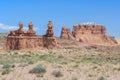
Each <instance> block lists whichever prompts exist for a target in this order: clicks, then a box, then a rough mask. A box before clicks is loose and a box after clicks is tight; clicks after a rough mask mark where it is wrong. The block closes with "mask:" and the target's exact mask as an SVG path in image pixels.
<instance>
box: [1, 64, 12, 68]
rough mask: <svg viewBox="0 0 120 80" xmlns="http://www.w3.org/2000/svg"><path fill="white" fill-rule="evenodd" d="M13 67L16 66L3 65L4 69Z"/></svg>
mask: <svg viewBox="0 0 120 80" xmlns="http://www.w3.org/2000/svg"><path fill="white" fill-rule="evenodd" d="M12 67H14V65H10V64H4V65H3V69H6V68H12Z"/></svg>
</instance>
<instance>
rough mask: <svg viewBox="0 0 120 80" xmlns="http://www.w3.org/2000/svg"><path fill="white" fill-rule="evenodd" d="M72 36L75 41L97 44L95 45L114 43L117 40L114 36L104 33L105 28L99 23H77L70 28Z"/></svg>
mask: <svg viewBox="0 0 120 80" xmlns="http://www.w3.org/2000/svg"><path fill="white" fill-rule="evenodd" d="M72 34H73V36H74V37H75V38H76V40H77V41H80V42H84V43H88V44H97V45H116V44H117V41H116V40H115V39H114V37H111V36H109V35H108V34H107V33H106V28H105V26H103V25H99V24H93V23H89V24H77V25H75V26H74V27H73V30H72Z"/></svg>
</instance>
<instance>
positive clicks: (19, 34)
mask: <svg viewBox="0 0 120 80" xmlns="http://www.w3.org/2000/svg"><path fill="white" fill-rule="evenodd" d="M28 27H29V30H28V31H27V32H25V31H24V30H23V23H22V22H20V23H19V29H18V30H15V31H10V34H9V35H8V36H7V41H6V49H10V50H21V49H45V48H48V49H53V48H57V42H56V40H55V38H54V36H53V35H54V31H53V24H52V21H49V22H48V30H47V32H46V35H42V36H38V35H36V32H35V31H34V30H33V24H32V22H30V23H29V26H28Z"/></svg>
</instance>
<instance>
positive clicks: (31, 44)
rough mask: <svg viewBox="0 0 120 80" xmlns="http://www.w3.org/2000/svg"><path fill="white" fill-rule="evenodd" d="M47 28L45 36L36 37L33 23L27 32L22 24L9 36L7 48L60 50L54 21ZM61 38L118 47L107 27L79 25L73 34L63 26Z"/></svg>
mask: <svg viewBox="0 0 120 80" xmlns="http://www.w3.org/2000/svg"><path fill="white" fill-rule="evenodd" d="M47 26H48V29H47V31H46V34H45V35H36V32H35V31H34V29H33V24H32V22H30V23H29V25H28V27H29V29H28V31H27V32H25V31H24V29H23V23H22V22H20V23H19V29H18V30H14V31H10V33H9V35H8V36H7V40H6V45H5V48H6V49H10V50H21V49H45V48H47V49H56V48H58V47H59V45H58V42H57V41H56V39H55V37H54V31H53V23H52V21H49V22H48V25H47ZM60 38H61V40H62V39H68V40H72V41H74V42H82V43H87V44H95V45H105V46H113V45H117V41H116V40H115V38H114V37H111V36H109V35H108V34H107V32H106V28H105V26H103V25H99V24H77V25H74V26H73V30H72V32H71V31H70V29H69V28H66V27H65V26H63V27H62V31H61V36H60Z"/></svg>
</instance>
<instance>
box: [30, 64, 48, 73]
mask: <svg viewBox="0 0 120 80" xmlns="http://www.w3.org/2000/svg"><path fill="white" fill-rule="evenodd" d="M45 72H46V69H45V67H43V66H42V65H41V64H40V65H37V66H36V67H34V68H33V69H31V70H30V71H29V73H35V74H41V73H45Z"/></svg>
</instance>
